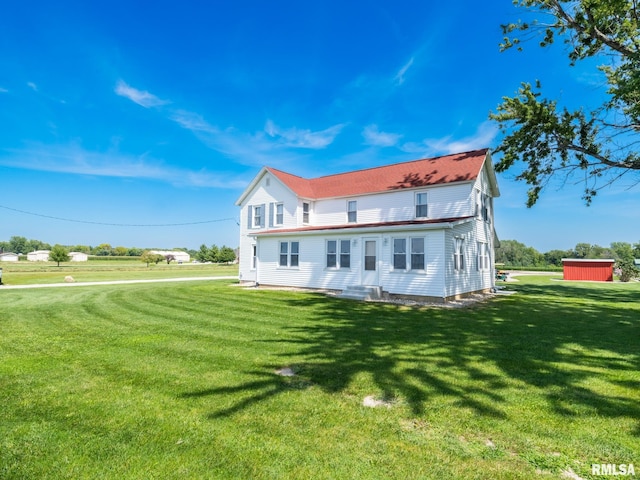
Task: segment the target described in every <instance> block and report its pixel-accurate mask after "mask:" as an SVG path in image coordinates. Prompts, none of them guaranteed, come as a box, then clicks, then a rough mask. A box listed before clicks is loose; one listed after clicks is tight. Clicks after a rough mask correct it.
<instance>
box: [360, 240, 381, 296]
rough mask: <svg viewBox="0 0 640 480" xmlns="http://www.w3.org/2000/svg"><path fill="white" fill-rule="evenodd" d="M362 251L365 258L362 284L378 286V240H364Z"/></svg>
mask: <svg viewBox="0 0 640 480" xmlns="http://www.w3.org/2000/svg"><path fill="white" fill-rule="evenodd" d="M363 244H364V245H363V246H364V248H363V249H362V251H363V254H364V258H363V262H362V284H363V285H372V286H373V285H375V286H377V285H378V240H377V239H375V238H364V239H363Z"/></svg>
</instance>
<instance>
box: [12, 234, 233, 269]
mask: <svg viewBox="0 0 640 480" xmlns="http://www.w3.org/2000/svg"><path fill="white" fill-rule="evenodd" d="M52 248H53V247H52V246H51V244H49V243H46V242H42V241H40V240H29V239H27V238H26V237H20V236H13V237H11V238H10V239H9V241H8V242H7V241H0V253H1V252H12V253H19V254H23V255H26V254H27V253H29V252H33V251H36V250H51V249H52ZM64 248H65V249H66V250H67V252H82V253H86V254H87V255H95V256H98V257H140V256H142V254H143V253H145V252H146V251H149V250H167V249H166V248H155V247H151V248H137V247H112V246H111V245H110V244H108V243H101V244H100V245H97V246H95V247H92V246H89V245H64ZM172 250H180V251H183V252H187V253H188V254H189V255H190V256H191V258H195V259H196V260H198V261H200V262H213V263H225V262H233V261H234V260H235V258H236V255H235V252H234V250H233V249H232V248H229V247H226V246H223V247H220V248H218V247H217V246H216V245H212V246H211V247H207V246H206V245H202V246H201V247H200V249H199V250H193V249H188V248H180V247H177V248H173V249H172ZM162 259H163V260H166V259H165V258H164V257H163V258H162ZM154 263H155V262H154Z"/></svg>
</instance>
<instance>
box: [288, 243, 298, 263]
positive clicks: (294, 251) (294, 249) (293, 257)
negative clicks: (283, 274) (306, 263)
mask: <svg viewBox="0 0 640 480" xmlns="http://www.w3.org/2000/svg"><path fill="white" fill-rule="evenodd" d="M299 260H300V242H291V254H290V255H289V266H290V267H297V266H298V265H299V264H300V261H299Z"/></svg>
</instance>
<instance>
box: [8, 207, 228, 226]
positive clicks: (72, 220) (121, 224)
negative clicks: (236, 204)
mask: <svg viewBox="0 0 640 480" xmlns="http://www.w3.org/2000/svg"><path fill="white" fill-rule="evenodd" d="M0 208H4V209H5V210H11V211H12V212H18V213H23V214H25V215H32V216H34V217H42V218H49V219H51V220H58V221H61V222H73V223H84V224H89V225H104V226H109V227H183V226H186V225H202V224H205V223H217V222H226V221H229V220H233V221H235V222H236V223H237V221H236V219H235V218H232V217H229V218H218V219H215V220H202V221H198V222H183V223H108V222H94V221H91V220H75V219H73V218H63V217H54V216H52V215H44V214H42V213H34V212H27V211H26V210H19V209H17V208H11V207H7V206H5V205H0Z"/></svg>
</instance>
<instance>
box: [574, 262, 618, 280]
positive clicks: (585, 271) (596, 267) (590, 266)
mask: <svg viewBox="0 0 640 480" xmlns="http://www.w3.org/2000/svg"><path fill="white" fill-rule="evenodd" d="M614 263H615V260H613V259H610V258H607V259H596V258H563V259H562V269H563V271H564V279H565V280H589V281H593V282H613V264H614Z"/></svg>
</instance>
